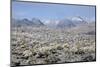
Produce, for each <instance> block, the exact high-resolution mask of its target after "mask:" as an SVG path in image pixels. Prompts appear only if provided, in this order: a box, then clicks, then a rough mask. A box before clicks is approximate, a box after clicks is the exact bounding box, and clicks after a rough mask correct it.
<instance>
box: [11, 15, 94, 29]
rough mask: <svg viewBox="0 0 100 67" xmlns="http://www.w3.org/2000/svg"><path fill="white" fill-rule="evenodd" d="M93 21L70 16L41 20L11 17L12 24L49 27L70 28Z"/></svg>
mask: <svg viewBox="0 0 100 67" xmlns="http://www.w3.org/2000/svg"><path fill="white" fill-rule="evenodd" d="M92 22H94V21H86V20H84V19H83V18H82V17H80V16H77V17H72V18H64V19H62V20H45V21H44V22H42V21H41V20H40V19H38V18H33V19H32V20H28V19H27V18H24V19H21V20H19V19H15V18H12V26H18V27H20V26H34V27H39V26H46V27H49V28H50V27H51V28H72V27H76V26H80V25H85V24H88V23H92Z"/></svg>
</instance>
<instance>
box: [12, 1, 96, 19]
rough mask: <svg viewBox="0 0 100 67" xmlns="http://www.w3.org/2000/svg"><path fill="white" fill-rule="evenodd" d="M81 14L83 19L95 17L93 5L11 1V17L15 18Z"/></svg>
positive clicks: (52, 17)
mask: <svg viewBox="0 0 100 67" xmlns="http://www.w3.org/2000/svg"><path fill="white" fill-rule="evenodd" d="M74 16H81V17H83V18H85V19H92V20H94V19H95V7H94V6H82V5H81V6H79V5H68V4H66V5H64V4H46V3H32V2H16V1H13V2H12V17H13V18H17V19H23V18H28V19H32V18H39V19H41V20H48V19H56V20H59V19H63V18H66V17H74Z"/></svg>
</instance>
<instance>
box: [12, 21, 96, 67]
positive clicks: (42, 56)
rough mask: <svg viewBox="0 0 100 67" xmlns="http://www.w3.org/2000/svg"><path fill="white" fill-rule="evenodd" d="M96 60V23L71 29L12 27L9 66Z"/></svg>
mask: <svg viewBox="0 0 100 67" xmlns="http://www.w3.org/2000/svg"><path fill="white" fill-rule="evenodd" d="M95 60H96V57H95V24H92V23H91V24H87V25H85V26H79V27H74V28H70V29H67V28H63V29H55V28H54V29H53V28H48V27H46V26H40V27H33V26H19V27H17V26H15V27H12V28H11V64H12V66H19V65H30V64H31V65H34V64H52V63H67V62H81V61H82V62H84V61H95Z"/></svg>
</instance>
